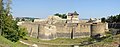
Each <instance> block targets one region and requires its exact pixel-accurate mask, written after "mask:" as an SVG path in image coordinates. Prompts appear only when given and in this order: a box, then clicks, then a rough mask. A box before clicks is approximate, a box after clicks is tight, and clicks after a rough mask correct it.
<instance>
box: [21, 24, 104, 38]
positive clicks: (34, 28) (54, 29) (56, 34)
mask: <svg viewBox="0 0 120 47" xmlns="http://www.w3.org/2000/svg"><path fill="white" fill-rule="evenodd" d="M21 26H24V27H26V28H27V30H28V33H29V35H30V36H31V37H35V38H40V39H55V38H71V35H72V33H73V38H79V37H89V36H90V35H91V34H98V33H101V34H103V33H104V32H105V24H104V23H99V24H91V23H74V24H66V23H56V24H52V25H51V24H45V23H44V24H39V23H24V24H22V25H21ZM72 31H73V32H72ZM91 31H92V32H91Z"/></svg>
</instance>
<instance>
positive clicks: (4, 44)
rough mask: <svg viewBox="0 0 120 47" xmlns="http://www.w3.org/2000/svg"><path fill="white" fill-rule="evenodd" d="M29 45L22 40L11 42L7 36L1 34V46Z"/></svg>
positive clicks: (20, 46)
mask: <svg viewBox="0 0 120 47" xmlns="http://www.w3.org/2000/svg"><path fill="white" fill-rule="evenodd" d="M18 46H19V47H28V46H27V45H24V44H21V43H20V42H16V43H14V42H11V41H10V40H7V39H6V38H4V37H2V36H0V47H18Z"/></svg>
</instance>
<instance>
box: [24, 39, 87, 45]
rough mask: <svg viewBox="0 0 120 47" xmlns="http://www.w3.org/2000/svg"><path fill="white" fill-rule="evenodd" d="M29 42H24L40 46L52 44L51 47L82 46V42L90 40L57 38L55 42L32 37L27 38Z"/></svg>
mask: <svg viewBox="0 0 120 47" xmlns="http://www.w3.org/2000/svg"><path fill="white" fill-rule="evenodd" d="M26 38H27V39H28V40H22V41H25V42H28V43H38V44H51V45H73V44H80V42H82V41H87V40H88V39H89V38H88V37H86V38H75V39H70V38H57V39H54V40H40V39H36V38H32V37H26Z"/></svg>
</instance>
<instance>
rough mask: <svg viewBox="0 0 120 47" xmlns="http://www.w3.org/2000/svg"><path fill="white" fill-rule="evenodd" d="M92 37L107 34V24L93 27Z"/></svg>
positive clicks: (93, 25)
mask: <svg viewBox="0 0 120 47" xmlns="http://www.w3.org/2000/svg"><path fill="white" fill-rule="evenodd" d="M91 31H92V35H96V34H104V33H105V23H98V24H92V25H91Z"/></svg>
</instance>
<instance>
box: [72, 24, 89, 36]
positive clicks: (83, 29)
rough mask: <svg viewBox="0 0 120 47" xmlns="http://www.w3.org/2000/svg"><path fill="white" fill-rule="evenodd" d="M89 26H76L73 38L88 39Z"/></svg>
mask: <svg viewBox="0 0 120 47" xmlns="http://www.w3.org/2000/svg"><path fill="white" fill-rule="evenodd" d="M90 25H91V24H86V23H85V24H78V26H77V27H76V28H75V32H74V37H75V38H79V37H88V36H90V32H91V28H90Z"/></svg>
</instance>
